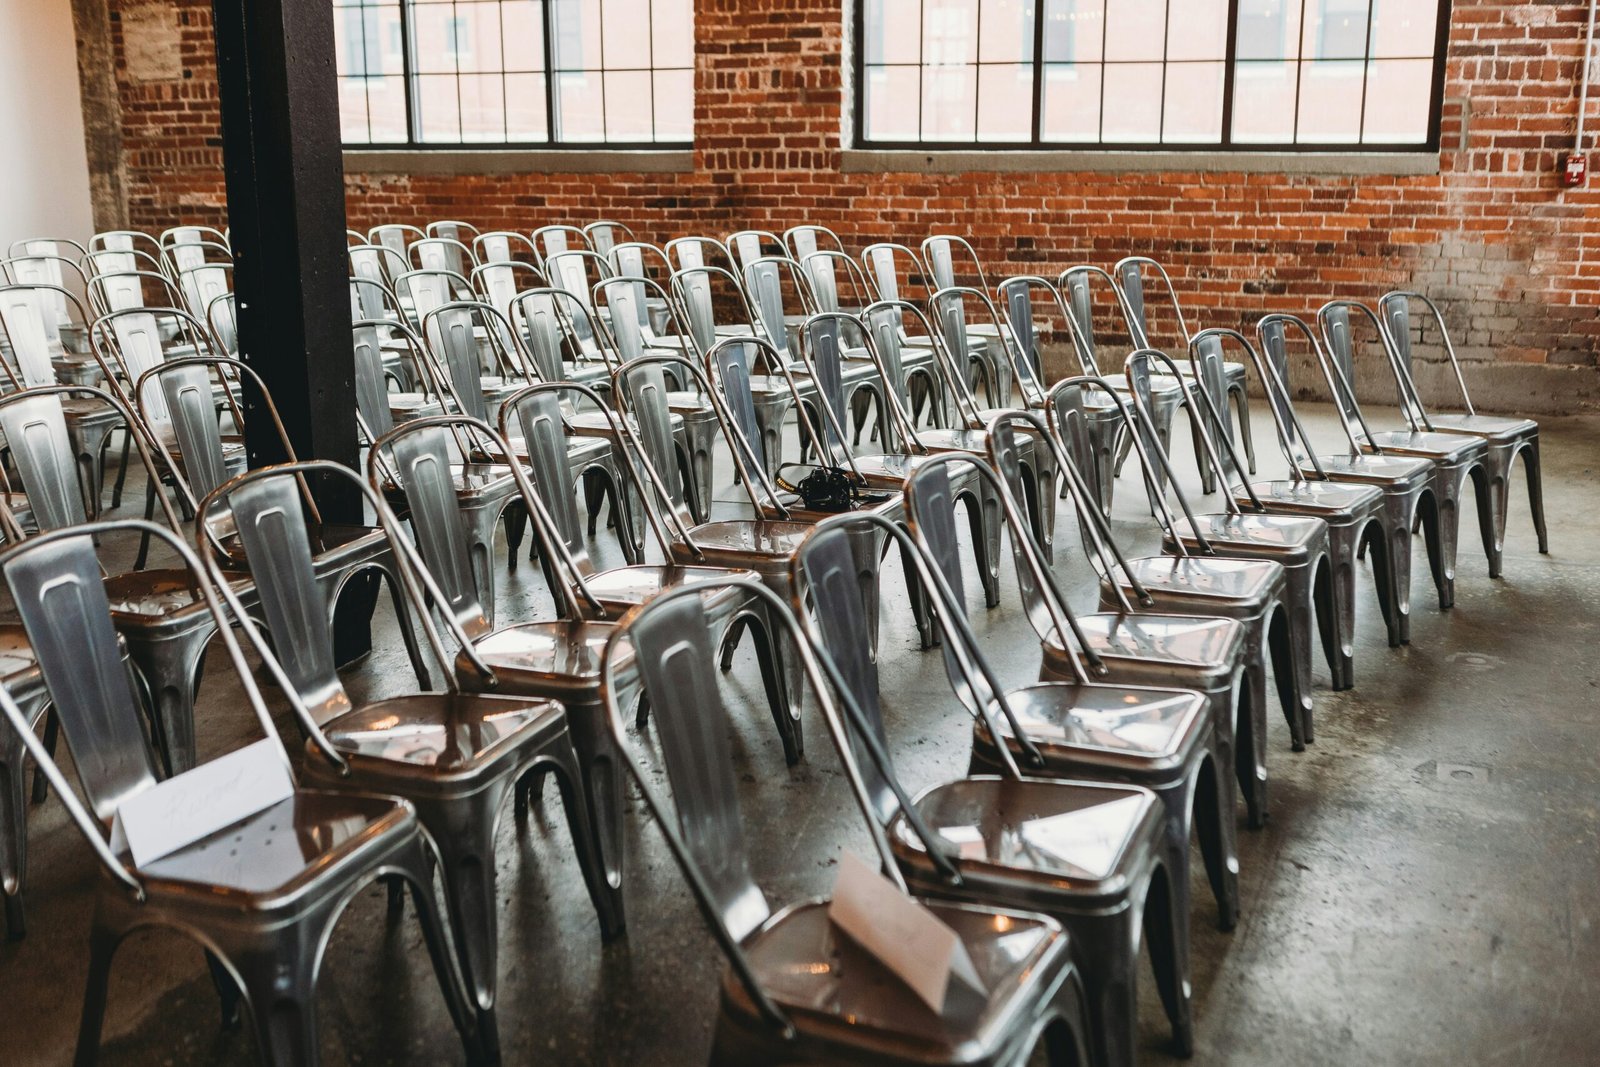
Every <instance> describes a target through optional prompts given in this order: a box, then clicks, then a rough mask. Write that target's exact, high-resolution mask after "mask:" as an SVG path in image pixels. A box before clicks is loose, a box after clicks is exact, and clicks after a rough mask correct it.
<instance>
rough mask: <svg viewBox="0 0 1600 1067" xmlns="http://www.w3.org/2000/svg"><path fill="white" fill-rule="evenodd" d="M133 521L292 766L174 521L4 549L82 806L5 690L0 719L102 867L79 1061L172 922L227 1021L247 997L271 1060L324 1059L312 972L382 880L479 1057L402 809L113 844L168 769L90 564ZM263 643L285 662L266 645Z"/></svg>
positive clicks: (347, 808)
mask: <svg viewBox="0 0 1600 1067" xmlns="http://www.w3.org/2000/svg"><path fill="white" fill-rule="evenodd" d="M120 531H133V532H138V533H140V534H142V535H147V536H149V537H152V538H155V539H157V540H160V541H161V542H163V544H164V545H165V547H167V548H170V549H171V550H172V551H173V552H174V553H176V554H177V555H178V557H179V558H180V560H181V561H182V563H183V566H184V567H185V569H186V570H187V572H188V574H189V576H190V581H191V584H192V588H193V589H194V591H195V594H196V595H198V597H199V598H200V599H201V600H202V601H203V603H204V604H205V610H207V611H208V612H209V614H210V616H211V620H212V623H211V625H212V626H213V628H215V629H216V630H217V631H218V633H219V634H220V635H221V637H222V641H223V645H224V647H225V649H226V651H227V655H228V658H229V661H230V663H231V665H232V667H233V670H234V673H235V674H236V675H237V676H238V682H239V685H240V686H241V687H242V688H243V691H244V696H245V699H246V701H247V702H248V705H249V708H250V710H251V711H252V712H253V713H254V715H255V719H256V722H257V723H258V724H259V726H260V728H261V731H262V733H263V734H264V735H265V740H264V741H262V742H258V743H259V744H265V745H268V746H270V749H271V751H272V752H273V753H274V754H275V755H276V757H277V758H279V759H282V760H283V761H284V763H285V766H286V770H287V764H288V756H287V753H285V752H284V750H283V745H282V742H281V741H280V740H279V739H278V734H277V732H276V730H275V729H274V728H273V724H272V717H271V715H270V714H269V712H268V710H267V707H266V704H265V702H264V701H263V699H262V696H261V693H260V691H259V690H258V689H257V687H256V685H255V681H254V679H253V677H252V676H251V671H250V668H249V666H248V665H247V664H246V663H245V660H244V657H243V655H242V654H241V652H240V649H239V645H238V643H237V642H236V640H235V638H234V636H233V634H232V632H231V627H230V620H229V618H228V616H227V615H226V614H224V612H223V610H222V608H221V606H220V604H219V601H218V593H217V591H216V590H215V589H213V587H212V585H211V583H210V581H209V580H208V579H207V578H206V576H205V574H204V573H203V568H202V566H201V564H200V561H199V560H198V559H196V558H195V555H194V553H193V552H192V551H190V550H189V548H188V547H187V546H185V545H184V544H183V542H182V541H181V540H179V539H178V537H177V536H176V535H174V534H173V533H172V532H171V531H169V530H166V529H164V528H162V527H159V526H156V525H154V524H151V523H146V522H140V521H137V520H123V521H119V522H100V523H93V524H91V525H88V526H76V527H70V528H68V529H65V530H58V531H55V532H52V533H47V534H42V535H40V536H38V537H36V538H32V539H30V540H28V541H27V542H25V543H23V544H21V545H19V546H17V547H15V548H13V549H11V550H9V551H8V552H6V553H5V554H4V555H0V572H3V573H4V574H5V578H6V583H7V585H8V586H9V587H10V590H11V594H12V596H13V598H14V599H15V601H16V604H17V609H18V611H19V613H20V614H21V616H22V620H23V624H24V626H25V627H26V628H27V631H28V635H29V637H30V638H31V640H32V641H33V645H34V648H35V651H36V653H37V655H38V658H39V665H40V667H41V669H42V670H43V672H44V677H45V680H46V682H47V683H48V685H49V688H50V694H51V697H52V700H53V701H54V704H55V709H56V714H57V715H58V717H59V718H60V721H61V730H62V733H63V734H64V735H65V736H66V740H67V746H68V748H69V749H70V750H71V752H72V757H73V763H74V764H75V765H76V767H77V771H78V780H79V783H80V785H81V786H82V790H83V795H84V797H85V799H86V800H87V807H86V806H85V805H84V803H83V802H82V801H80V800H79V799H78V795H77V794H76V793H75V792H74V791H73V789H72V787H71V786H70V785H68V783H67V780H66V777H65V775H64V774H63V773H62V771H61V769H60V768H59V767H58V766H57V765H56V763H55V761H54V760H53V759H52V758H51V756H50V754H49V753H48V752H47V751H46V749H45V746H44V744H43V742H41V741H40V740H39V739H38V738H37V737H36V736H34V733H33V731H32V729H31V728H30V724H29V723H28V722H27V719H26V717H25V716H24V715H22V714H21V713H20V709H19V708H18V707H17V705H16V703H15V702H14V701H13V700H12V698H11V697H10V696H9V695H8V694H5V693H0V713H3V714H4V716H5V718H6V720H7V723H8V726H9V728H10V730H12V731H15V732H16V734H17V735H18V736H20V738H21V740H22V743H23V745H24V746H25V747H26V748H27V750H28V754H29V755H30V756H32V757H33V759H34V760H35V762H37V764H38V765H39V767H40V769H41V770H42V771H43V772H44V774H45V776H46V777H47V779H48V780H49V782H50V784H51V785H52V786H53V787H54V788H55V790H56V792H57V795H58V796H59V797H60V799H61V802H62V804H63V805H64V806H65V807H66V809H67V812H68V814H69V816H70V817H71V819H72V821H73V823H74V824H75V825H76V826H77V828H78V831H79V832H80V833H82V834H83V837H84V839H85V840H86V841H87V842H88V844H89V846H90V848H91V850H92V851H93V852H94V854H95V856H96V858H97V859H98V860H99V861H100V862H99V867H100V871H101V874H102V877H100V878H99V879H98V884H97V886H96V889H95V911H94V919H93V923H92V926H91V928H90V935H89V977H88V982H87V984H86V988H85V992H84V1002H83V1016H82V1021H81V1023H80V1025H79V1029H78V1049H77V1055H76V1062H78V1063H79V1064H92V1063H94V1061H95V1059H96V1056H97V1051H98V1046H99V1044H100V1028H101V1021H102V1018H103V1017H104V1014H105V1005H106V993H107V984H108V981H109V979H110V974H111V963H112V958H113V956H114V954H115V952H116V950H117V947H118V946H119V945H120V944H121V943H122V941H123V940H124V939H125V938H126V937H127V936H128V934H130V933H133V932H134V931H136V930H139V929H143V928H147V927H164V928H167V929H170V930H175V931H177V932H178V933H181V934H183V935H185V936H187V937H189V938H192V939H193V940H195V941H198V942H199V943H200V944H201V945H202V946H204V947H205V948H206V950H207V953H208V958H209V959H210V961H211V964H212V968H213V972H212V973H213V975H214V976H216V978H217V981H218V986H219V988H221V989H223V990H224V995H225V998H226V999H225V1005H224V1017H225V1018H228V1017H231V1016H232V1015H233V1012H234V1010H235V1008H236V1006H237V999H236V998H237V997H238V996H239V995H240V994H242V998H243V1002H244V1004H245V1006H246V1007H247V1008H248V1009H249V1013H250V1017H251V1022H252V1023H253V1028H254V1030H255V1036H256V1043H257V1046H258V1048H259V1050H260V1055H261V1058H262V1060H263V1062H265V1063H268V1064H284V1065H287V1064H303V1065H308V1067H310V1065H315V1064H316V1063H317V1062H318V1059H319V1057H318V1043H317V1010H316V981H317V974H318V971H319V970H320V968H321V963H322V956H323V953H324V951H325V950H326V947H327V944H328V940H329V936H330V934H331V933H332V928H333V925H334V923H335V922H336V921H337V919H338V917H339V915H340V914H341V913H342V912H343V911H344V908H345V906H346V905H347V904H348V903H349V902H350V900H351V899H353V898H354V897H355V896H356V895H357V894H358V893H359V892H361V891H362V889H364V888H365V887H366V886H367V885H368V884H370V883H371V882H372V881H374V880H375V879H377V878H382V877H392V878H398V879H401V880H402V881H403V882H405V883H407V884H409V885H410V887H411V890H412V895H413V898H414V900H415V901H416V905H417V915H418V919H419V921H420V922H421V925H422V930H423V934H424V937H425V939H426V941H427V945H428V950H429V954H430V956H431V957H432V960H433V965H434V970H435V972H436V974H437V975H438V978H439V984H440V986H441V987H442V989H443V992H444V995H445V1000H446V1002H447V1003H448V1005H449V1007H450V1012H451V1018H452V1020H453V1021H454V1022H455V1024H456V1028H457V1030H458V1031H460V1033H461V1034H462V1039H463V1044H464V1045H465V1047H466V1049H467V1052H468V1056H469V1057H474V1056H476V1055H477V1052H478V1049H477V1044H478V1040H477V1035H476V1034H475V1033H474V1029H473V1024H472V1019H471V1015H470V1013H469V1011H468V1008H467V1004H466V998H465V996H464V994H463V991H462V989H461V981H460V976H459V974H458V973H457V972H456V970H455V965H454V961H453V959H452V958H451V956H450V950H449V947H448V944H447V942H446V937H445V928H444V923H443V922H442V920H441V918H440V916H439V911H438V907H437V904H436V903H435V900H434V896H433V876H432V872H431V869H430V860H429V854H430V852H431V848H432V846H431V842H430V841H429V840H428V836H427V834H426V833H425V832H424V830H423V828H422V824H421V823H420V822H419V821H418V819H417V815H416V812H415V810H414V809H413V808H412V807H411V805H410V804H408V803H406V802H405V801H403V800H397V799H394V798H391V797H375V796H339V795H334V794H329V793H323V792H317V791H312V790H306V789H300V788H298V787H297V788H296V790H295V792H294V794H293V795H292V796H291V797H289V798H288V799H286V800H283V801H280V802H279V803H277V804H275V805H273V806H271V807H269V808H267V809H266V810H264V811H262V812H259V813H257V814H255V815H252V816H250V817H249V818H247V819H245V820H243V821H241V822H238V823H235V824H234V825H233V826H231V827H229V828H227V829H225V830H222V831H220V832H218V833H217V834H213V835H211V836H210V837H207V838H205V839H202V840H201V841H198V842H195V843H194V844H191V845H188V846H185V847H184V848H181V849H179V850H178V851H176V852H173V853H171V854H169V855H167V856H164V857H162V858H160V859H158V860H154V861H152V862H150V863H149V864H147V865H146V866H144V867H142V868H139V867H135V866H134V865H133V862H132V859H131V857H130V856H129V855H128V854H127V853H125V852H118V851H114V850H113V848H112V845H111V837H110V828H111V823H112V819H113V817H114V816H115V815H116V813H117V811H118V809H119V808H120V807H121V806H122V805H124V804H125V803H127V802H128V801H129V800H131V799H133V798H134V797H137V796H139V795H141V794H143V793H146V792H148V791H149V790H150V789H152V788H154V787H155V785H156V783H157V780H158V778H160V777H161V770H160V767H159V764H158V762H157V761H156V759H155V758H154V755H153V754H152V753H151V751H150V749H149V747H148V745H147V742H146V740H145V735H144V729H143V726H142V724H141V723H140V721H139V720H140V712H139V710H138V707H139V705H138V700H137V697H136V695H135V692H134V688H133V683H132V681H131V679H130V678H129V677H128V675H127V673H126V670H125V668H124V667H123V664H122V660H121V656H120V655H119V653H118V650H117V641H116V634H115V631H114V630H113V628H112V623H111V611H110V605H109V604H108V602H107V599H106V594H105V592H104V591H103V588H102V586H101V581H100V566H99V562H98V561H97V559H96V558H95V550H94V539H95V538H97V537H103V536H106V535H109V534H112V533H116V532H120ZM236 620H237V621H241V622H242V621H244V617H243V616H242V615H239V616H236ZM252 632H253V631H252ZM257 651H258V652H259V653H260V654H261V656H262V658H263V660H264V661H265V662H267V663H269V664H271V663H273V662H274V661H273V660H272V658H271V652H270V651H269V650H267V649H266V648H265V647H259V648H258V649H257Z"/></svg>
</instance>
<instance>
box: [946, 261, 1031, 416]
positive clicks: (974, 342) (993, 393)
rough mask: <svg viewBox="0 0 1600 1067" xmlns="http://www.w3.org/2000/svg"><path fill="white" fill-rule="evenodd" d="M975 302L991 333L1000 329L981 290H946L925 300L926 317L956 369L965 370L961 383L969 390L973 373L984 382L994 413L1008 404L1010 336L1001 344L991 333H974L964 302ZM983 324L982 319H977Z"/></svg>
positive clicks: (986, 396) (1010, 369)
mask: <svg viewBox="0 0 1600 1067" xmlns="http://www.w3.org/2000/svg"><path fill="white" fill-rule="evenodd" d="M971 299H976V300H977V301H978V302H979V303H980V304H981V305H982V311H983V312H984V313H985V314H984V318H986V319H987V320H988V321H987V323H986V325H989V326H990V327H991V328H992V329H999V328H1000V327H1001V322H1000V316H999V314H998V313H997V312H996V311H995V307H994V302H993V301H991V300H990V299H989V294H988V293H986V292H984V291H983V290H982V289H969V288H966V287H964V286H949V287H947V288H943V289H940V290H938V291H937V292H935V293H934V294H933V295H932V296H931V297H929V298H928V315H929V317H930V318H931V319H932V320H933V321H934V322H937V323H938V324H939V329H940V331H941V332H942V333H943V335H944V346H945V348H946V349H947V350H949V352H950V355H951V358H952V359H953V360H954V361H955V364H956V366H958V367H966V368H967V374H966V376H965V378H964V379H963V380H964V381H966V382H967V384H968V388H971V387H972V378H973V374H974V372H976V374H977V375H978V376H981V377H982V379H983V391H984V397H985V399H986V401H987V402H988V406H989V407H990V408H994V409H1000V408H1005V407H1009V406H1010V404H1011V387H1012V380H1011V379H1012V359H1011V349H1010V344H1011V342H1010V340H1009V333H1010V331H1009V330H1008V331H1007V334H1008V339H1007V340H1006V341H1005V342H1004V343H1002V342H1001V341H1000V340H998V339H997V338H996V336H995V335H994V334H993V333H982V332H974V330H973V329H972V327H973V325H974V323H973V320H972V319H971V318H969V317H968V315H967V301H968V300H971ZM979 322H980V323H982V322H983V319H979Z"/></svg>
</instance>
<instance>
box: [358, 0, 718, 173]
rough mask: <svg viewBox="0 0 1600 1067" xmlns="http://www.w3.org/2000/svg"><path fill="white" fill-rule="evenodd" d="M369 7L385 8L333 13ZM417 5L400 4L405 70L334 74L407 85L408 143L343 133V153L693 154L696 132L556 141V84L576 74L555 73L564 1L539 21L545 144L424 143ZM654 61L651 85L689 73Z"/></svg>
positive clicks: (544, 1) (406, 0)
mask: <svg viewBox="0 0 1600 1067" xmlns="http://www.w3.org/2000/svg"><path fill="white" fill-rule="evenodd" d="M329 2H330V4H331V3H332V0H329ZM369 2H370V3H372V4H373V5H374V6H372V7H371V8H370V9H371V10H380V8H378V7H376V2H377V0H357V3H355V4H352V5H349V6H342V5H341V6H336V7H334V11H335V13H336V15H337V13H338V12H340V11H350V10H355V11H362V12H366V11H367V10H369V7H368V4H369ZM418 2H419V0H397V7H398V14H399V23H400V70H399V71H397V72H396V73H395V74H387V73H384V74H379V75H374V74H372V73H370V72H369V71H367V70H365V69H364V70H363V73H361V74H337V73H336V75H335V76H336V77H337V78H338V80H339V81H340V82H341V83H342V82H344V81H345V80H346V79H350V80H362V81H366V80H370V79H372V78H374V77H395V78H398V79H399V80H400V82H401V84H402V85H403V87H404V92H405V104H406V119H405V122H406V139H405V140H403V141H394V140H388V141H376V140H374V141H347V140H344V139H343V133H342V132H341V134H340V142H341V146H342V148H343V149H344V150H345V151H346V152H372V153H392V152H440V153H463V152H523V153H525V152H590V153H593V152H609V151H617V152H641V151H643V152H662V153H672V152H682V151H685V150H688V149H692V148H693V147H694V136H693V133H692V132H691V134H690V136H689V137H688V138H687V139H685V140H671V141H639V140H609V139H607V138H606V137H605V136H604V134H603V133H602V135H601V137H600V138H599V139H593V140H580V141H568V140H557V139H556V132H557V128H558V126H559V117H558V115H557V103H556V88H555V83H556V80H557V78H558V77H559V76H560V75H561V74H562V73H572V72H570V71H559V70H556V69H555V62H556V55H555V38H554V36H553V35H554V33H555V32H556V23H557V13H556V7H557V3H558V2H559V0H540V2H539V10H540V19H541V24H542V26H543V31H544V32H543V34H542V36H543V45H542V55H543V62H544V70H543V77H544V112H545V140H542V141H528V140H510V139H507V140H500V141H471V140H464V139H458V140H454V141H425V140H422V139H421V138H420V128H419V126H418V119H417V113H418V110H419V102H418V94H419V93H420V91H421V82H420V80H419V74H420V73H421V72H419V71H418V70H417V66H418V63H417V57H416V44H415V33H414V31H413V28H412V8H413V7H414V6H416V4H417V3H418ZM420 2H424V3H425V2H426V0H420ZM462 2H463V3H467V2H474V0H462ZM599 2H600V3H601V4H604V3H605V0H599ZM441 6H443V5H441ZM450 6H451V15H452V16H455V15H456V12H455V5H453V4H452V5H450ZM690 10H691V13H692V11H693V4H691V5H690ZM655 15H656V11H655V4H654V3H651V4H650V20H651V25H652V31H653V27H654V20H655ZM363 18H365V15H363ZM602 32H603V31H602ZM501 47H502V50H503V49H504V44H503V43H502V46H501ZM652 48H653V32H652ZM601 50H602V55H603V51H604V46H603V45H602V49H601ZM693 58H694V57H693V54H692V53H691V56H690V66H689V67H688V68H687V69H688V70H689V72H690V75H691V80H692V76H693V73H694V69H695V68H694V65H693ZM654 59H655V57H654V53H653V51H652V54H651V62H652V66H650V67H648V68H637V69H639V70H643V71H644V72H645V73H648V74H650V75H652V83H653V76H654V75H655V74H656V73H657V72H658V71H681V70H684V69H685V68H683V67H673V66H668V67H656V66H654V65H653V64H654ZM629 69H630V70H631V69H634V68H629ZM501 73H502V76H503V75H504V72H501ZM585 73H592V74H595V75H601V74H603V73H610V72H609V71H606V70H605V69H604V68H596V69H595V70H593V71H586V72H585ZM652 90H653V84H652ZM459 91H460V89H459V87H458V89H457V92H458V93H459ZM690 92H691V104H692V100H693V92H694V89H693V87H692V84H691V90H690ZM602 99H603V98H602ZM602 106H603V105H602ZM601 114H602V116H604V111H603V110H602V112H601ZM603 123H604V118H603V117H602V125H603ZM653 123H654V117H653V114H652V124H653ZM367 128H368V130H369V132H370V130H371V117H370V115H369V117H368V125H367Z"/></svg>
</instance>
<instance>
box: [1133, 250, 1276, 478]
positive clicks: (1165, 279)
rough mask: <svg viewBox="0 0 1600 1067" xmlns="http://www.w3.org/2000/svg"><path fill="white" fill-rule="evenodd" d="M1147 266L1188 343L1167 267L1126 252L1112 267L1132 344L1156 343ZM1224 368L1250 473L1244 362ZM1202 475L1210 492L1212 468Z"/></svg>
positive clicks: (1230, 427) (1253, 460)
mask: <svg viewBox="0 0 1600 1067" xmlns="http://www.w3.org/2000/svg"><path fill="white" fill-rule="evenodd" d="M1147 266H1148V267H1153V268H1155V272H1156V275H1157V277H1159V278H1160V280H1161V285H1162V287H1163V288H1164V289H1165V290H1166V294H1167V300H1168V301H1169V302H1170V303H1171V304H1172V314H1173V317H1174V318H1175V319H1177V322H1178V333H1179V335H1180V339H1181V340H1182V341H1183V343H1184V344H1185V346H1187V345H1188V343H1189V339H1190V338H1191V337H1192V336H1193V335H1192V334H1191V333H1190V332H1189V324H1188V323H1187V322H1186V321H1185V320H1184V317H1183V306H1182V305H1181V304H1180V303H1179V302H1178V290H1177V288H1176V287H1174V286H1173V284H1172V278H1171V277H1170V276H1169V275H1168V274H1167V269H1166V268H1165V267H1163V266H1162V265H1161V264H1160V263H1157V262H1156V261H1155V260H1153V259H1151V258H1150V257H1149V256H1127V257H1125V258H1123V259H1119V260H1118V261H1117V262H1116V264H1115V265H1114V266H1113V267H1112V268H1111V269H1112V270H1113V271H1114V272H1115V273H1116V276H1117V286H1118V288H1119V289H1120V290H1121V291H1122V296H1123V299H1122V302H1121V306H1122V312H1123V314H1124V315H1125V316H1126V317H1127V323H1128V332H1129V333H1130V334H1131V335H1132V337H1133V347H1134V348H1154V347H1155V345H1154V344H1153V342H1152V341H1151V339H1150V326H1149V318H1148V316H1147V315H1146V314H1145V287H1144V268H1145V267H1147ZM1180 369H1181V368H1180ZM1222 371H1223V377H1224V378H1225V379H1226V381H1227V385H1228V396H1229V397H1230V398H1231V399H1232V400H1233V406H1234V408H1235V410H1236V412H1237V414H1238V419H1239V443H1240V444H1242V445H1243V446H1244V454H1245V459H1246V461H1247V462H1248V463H1249V465H1250V473H1251V474H1254V473H1255V472H1256V446H1255V441H1254V438H1253V437H1252V435H1251V429H1250V391H1249V389H1248V388H1247V387H1246V385H1247V383H1246V380H1245V379H1246V372H1245V367H1244V364H1242V363H1226V362H1225V363H1223V365H1222ZM1223 414H1224V417H1223V419H1222V425H1223V426H1224V427H1225V428H1226V429H1227V438H1228V441H1229V442H1230V443H1232V441H1233V440H1234V436H1233V423H1231V422H1230V421H1229V420H1228V419H1227V418H1226V407H1225V406H1224V412H1223ZM1217 473H1218V474H1221V473H1222V472H1220V471H1219V472H1217ZM1202 476H1203V477H1204V478H1205V479H1206V491H1207V492H1210V478H1211V472H1209V471H1203V472H1202Z"/></svg>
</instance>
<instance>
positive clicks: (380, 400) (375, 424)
mask: <svg viewBox="0 0 1600 1067" xmlns="http://www.w3.org/2000/svg"><path fill="white" fill-rule="evenodd" d="M351 340H352V342H353V343H354V347H355V386H356V411H357V412H358V413H359V414H360V415H361V421H362V422H363V423H364V424H365V425H366V431H367V434H368V435H369V438H370V440H376V439H378V438H379V437H382V436H383V435H384V434H386V433H388V432H389V431H390V429H392V428H393V426H394V416H393V415H392V414H391V413H390V411H389V390H388V388H387V386H386V383H385V381H384V376H383V342H382V339H381V338H380V337H379V336H378V323H377V322H374V321H372V320H370V319H365V320H361V321H358V322H357V323H356V324H355V325H354V326H353V327H352V328H351Z"/></svg>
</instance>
